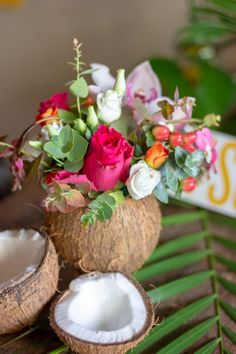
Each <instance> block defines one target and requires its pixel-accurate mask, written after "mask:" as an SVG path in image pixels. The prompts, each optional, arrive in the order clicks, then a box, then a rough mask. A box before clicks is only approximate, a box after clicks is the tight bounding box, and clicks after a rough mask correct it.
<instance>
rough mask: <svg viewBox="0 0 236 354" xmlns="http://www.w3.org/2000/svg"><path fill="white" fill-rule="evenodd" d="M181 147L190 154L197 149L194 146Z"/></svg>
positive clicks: (185, 145)
mask: <svg viewBox="0 0 236 354" xmlns="http://www.w3.org/2000/svg"><path fill="white" fill-rule="evenodd" d="M181 147H182V148H183V149H184V150H186V151H188V152H190V153H192V152H194V150H195V147H194V146H193V144H183V145H182V146H181Z"/></svg>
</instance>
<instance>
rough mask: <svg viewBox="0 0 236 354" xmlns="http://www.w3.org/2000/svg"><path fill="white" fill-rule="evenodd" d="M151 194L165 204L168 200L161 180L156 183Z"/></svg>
mask: <svg viewBox="0 0 236 354" xmlns="http://www.w3.org/2000/svg"><path fill="white" fill-rule="evenodd" d="M153 194H154V196H155V197H156V198H157V199H158V200H160V202H162V203H166V204H167V203H168V200H169V198H168V193H167V190H166V187H165V185H164V183H163V182H162V181H160V182H159V183H158V185H157V186H156V187H155V189H154V190H153Z"/></svg>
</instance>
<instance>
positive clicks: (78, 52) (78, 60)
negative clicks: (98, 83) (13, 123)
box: [75, 45, 81, 118]
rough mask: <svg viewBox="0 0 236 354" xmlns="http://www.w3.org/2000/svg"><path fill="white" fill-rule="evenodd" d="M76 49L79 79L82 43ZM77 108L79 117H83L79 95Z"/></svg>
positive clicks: (78, 75)
mask: <svg viewBox="0 0 236 354" xmlns="http://www.w3.org/2000/svg"><path fill="white" fill-rule="evenodd" d="M75 51H76V58H75V61H76V73H77V80H79V78H80V57H81V54H80V45H77V46H76V47H75ZM77 109H78V113H79V117H80V118H81V109H80V98H79V97H77Z"/></svg>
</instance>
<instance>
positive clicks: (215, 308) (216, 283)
mask: <svg viewBox="0 0 236 354" xmlns="http://www.w3.org/2000/svg"><path fill="white" fill-rule="evenodd" d="M199 221H200V222H201V225H202V230H200V231H197V232H193V233H191V234H188V235H181V236H179V237H173V238H171V239H170V240H168V241H166V242H163V243H162V244H161V245H160V246H158V247H157V249H156V250H155V251H154V252H153V254H152V255H151V257H150V258H149V260H148V261H147V262H146V264H145V266H144V267H143V268H142V269H141V270H139V271H138V272H136V273H135V277H136V279H137V280H139V281H145V284H147V283H148V282H150V281H151V279H154V278H155V283H158V280H157V279H158V278H159V277H160V275H162V278H161V279H163V278H164V277H163V274H165V275H166V277H167V279H165V278H164V283H163V280H162V283H161V284H160V285H159V286H158V287H156V288H155V289H151V290H149V291H148V294H149V296H150V297H151V299H152V302H153V303H154V304H158V305H159V306H161V304H162V303H167V300H170V299H172V298H173V299H176V298H177V299H179V298H181V296H180V294H190V297H191V293H193V292H195V291H196V292H197V291H199V290H198V289H201V288H202V287H203V286H204V288H207V287H209V288H210V292H211V294H209V295H206V296H204V297H202V298H201V299H199V300H195V301H193V302H192V303H190V304H187V306H186V305H185V306H183V307H182V308H179V306H178V309H177V311H173V312H172V313H171V314H170V315H168V317H166V318H165V319H164V320H163V321H162V322H161V323H160V324H159V325H157V326H155V327H154V328H153V330H152V331H151V333H150V334H149V335H148V336H147V337H146V338H145V340H144V341H143V342H142V343H140V344H139V345H138V346H137V347H136V348H135V349H134V350H133V351H132V353H133V354H138V353H143V352H145V351H147V350H151V351H148V352H150V353H154V352H155V353H158V354H161V353H168V354H169V353H173V354H178V353H182V352H184V351H185V350H187V349H189V348H191V346H193V345H194V346H195V347H196V348H197V349H196V350H195V351H194V352H196V353H198V354H200V353H201V354H202V353H203V354H205V353H206V354H207V353H214V352H215V350H216V349H217V348H218V349H219V352H220V353H230V350H229V349H231V348H229V349H227V348H226V347H225V345H226V344H225V343H227V341H225V340H224V338H225V337H227V338H228V339H229V340H230V341H231V342H232V344H236V333H235V332H234V330H233V329H231V328H230V327H229V326H230V325H229V324H228V323H227V325H225V324H224V323H223V318H222V313H223V312H224V313H225V314H226V315H227V316H228V317H229V318H230V319H231V320H232V321H234V322H235V324H236V308H234V307H233V306H232V305H230V304H229V303H228V302H227V303H226V302H225V301H223V299H221V294H220V286H221V287H222V289H223V288H224V289H225V290H224V291H227V292H228V293H229V294H232V295H236V284H235V279H236V262H235V261H234V259H235V257H233V259H230V258H229V257H228V256H226V254H227V252H231V253H232V252H234V253H236V252H235V251H236V242H235V241H232V240H231V239H227V238H224V237H222V236H220V235H214V236H212V235H211V230H210V226H209V223H210V217H209V216H208V213H207V212H204V211H200V212H190V213H186V214H180V215H171V216H168V217H166V218H164V219H163V225H165V227H166V228H167V227H171V228H172V227H174V226H176V225H180V224H181V225H183V229H184V227H185V225H186V224H188V223H192V222H198V223H199ZM215 221H218V222H221V221H222V220H221V218H217V220H215ZM224 222H225V220H224ZM235 225H236V223H235V221H232V220H230V222H229V226H233V227H235ZM219 247H220V249H219ZM193 248H194V249H193ZM195 248H196V249H195ZM176 253H177V254H176ZM194 264H195V265H196V267H198V266H199V265H201V267H204V268H203V269H202V270H201V271H197V272H194V273H193V274H188V275H184V276H181V277H178V278H177V279H176V277H174V280H169V281H168V279H169V277H170V276H171V274H172V273H174V272H176V271H177V270H179V269H186V268H187V267H189V266H191V267H193V266H194ZM196 269H198V268H196ZM228 271H229V272H230V274H232V272H233V274H235V278H232V277H230V279H229V278H228V279H227V276H226V275H227V272H228ZM174 274H175V273H174ZM178 296H179V297H178ZM168 303H170V301H168ZM158 305H157V313H158ZM180 306H181V305H180ZM210 309H211V312H209V313H210V314H211V315H209V316H210V317H208V318H205V319H204V318H203V319H202V317H201V316H203V315H204V312H205V311H209V310H210ZM163 312H164V313H165V307H164V310H163ZM194 318H196V320H197V319H198V318H200V319H201V320H200V322H199V323H196V322H195V321H193V319H194ZM186 325H188V327H187V330H186ZM213 327H215V328H216V333H217V335H216V337H215V338H212V336H209V333H210V331H211V329H212V328H213ZM175 333H176V334H175ZM169 338H171V340H170V339H169ZM204 339H205V342H204ZM200 340H201V341H200ZM198 343H199V344H198ZM200 343H201V344H200ZM152 348H153V351H152ZM154 348H158V350H156V349H154ZM130 353H131V351H130Z"/></svg>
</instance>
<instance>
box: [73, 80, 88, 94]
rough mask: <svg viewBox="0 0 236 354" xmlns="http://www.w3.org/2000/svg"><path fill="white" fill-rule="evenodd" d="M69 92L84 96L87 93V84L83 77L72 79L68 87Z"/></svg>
mask: <svg viewBox="0 0 236 354" xmlns="http://www.w3.org/2000/svg"><path fill="white" fill-rule="evenodd" d="M69 90H70V92H71V93H72V94H73V95H75V96H76V97H81V98H86V97H87V96H88V93H89V89H88V84H87V82H86V81H85V79H84V78H83V77H80V78H79V79H78V80H76V81H74V82H73V84H71V85H70V87H69Z"/></svg>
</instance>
